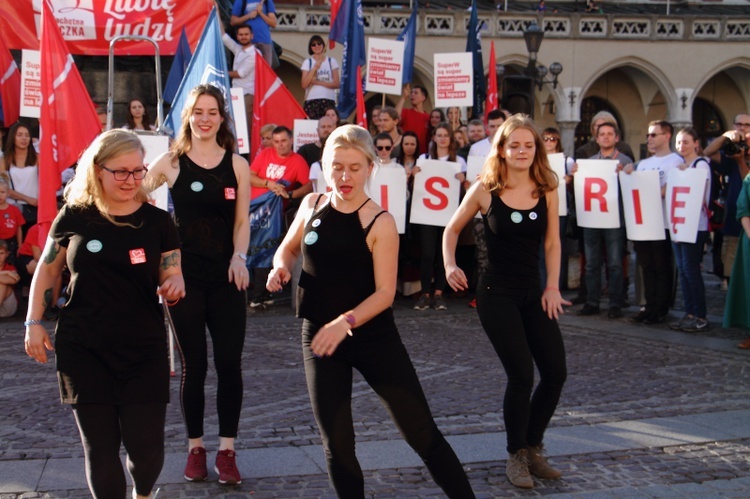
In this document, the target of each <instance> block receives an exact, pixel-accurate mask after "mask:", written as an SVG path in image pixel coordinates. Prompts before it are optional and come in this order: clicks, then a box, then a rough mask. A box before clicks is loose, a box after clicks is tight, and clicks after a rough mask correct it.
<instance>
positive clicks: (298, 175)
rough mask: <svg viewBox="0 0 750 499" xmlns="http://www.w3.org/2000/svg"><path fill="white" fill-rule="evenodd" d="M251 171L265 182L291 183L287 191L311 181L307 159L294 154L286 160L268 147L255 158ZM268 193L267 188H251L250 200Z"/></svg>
mask: <svg viewBox="0 0 750 499" xmlns="http://www.w3.org/2000/svg"><path fill="white" fill-rule="evenodd" d="M250 170H252V171H254V172H255V173H256V174H257V175H258V177H260V178H261V179H263V180H266V179H268V180H273V181H274V182H277V181H279V180H286V181H287V182H289V188H288V189H287V190H290V189H293V188H296V187H299V186H300V185H305V184H306V183H308V182H309V181H310V167H308V166H307V162H306V161H305V159H304V158H303V157H302V156H300V155H299V154H297V153H296V152H292V153H291V154H290V155H289V156H286V157H284V158H282V157H280V156H279V155H278V154H276V149H274V148H273V147H266V148H265V149H263V150H262V151H260V153H259V154H258V155H257V156H256V157H255V159H254V160H253V164H252V165H250ZM266 192H268V189H266V188H265V187H251V188H250V199H256V198H257V197H258V196H261V195H263V194H265V193H266Z"/></svg>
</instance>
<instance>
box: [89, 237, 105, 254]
mask: <svg viewBox="0 0 750 499" xmlns="http://www.w3.org/2000/svg"><path fill="white" fill-rule="evenodd" d="M102 247H103V245H102V242H101V241H99V240H97V239H92V240H91V241H89V242H87V243H86V249H87V250H89V251H90V252H91V253H99V252H100V251H101V250H102Z"/></svg>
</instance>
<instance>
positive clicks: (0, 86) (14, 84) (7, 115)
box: [0, 36, 21, 127]
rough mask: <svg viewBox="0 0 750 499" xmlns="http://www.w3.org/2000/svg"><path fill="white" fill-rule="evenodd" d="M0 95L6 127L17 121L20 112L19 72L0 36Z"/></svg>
mask: <svg viewBox="0 0 750 499" xmlns="http://www.w3.org/2000/svg"><path fill="white" fill-rule="evenodd" d="M0 94H2V96H1V97H2V100H3V123H4V124H5V126H6V127H9V126H11V125H12V124H13V123H15V122H16V121H18V115H19V113H20V112H21V72H20V71H18V66H17V65H16V61H14V60H13V56H12V55H10V50H8V47H6V46H5V42H4V41H3V37H2V36H0Z"/></svg>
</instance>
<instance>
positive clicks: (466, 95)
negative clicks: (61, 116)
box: [433, 52, 474, 107]
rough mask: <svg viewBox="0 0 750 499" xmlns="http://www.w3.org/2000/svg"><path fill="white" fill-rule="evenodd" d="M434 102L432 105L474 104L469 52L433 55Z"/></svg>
mask: <svg viewBox="0 0 750 499" xmlns="http://www.w3.org/2000/svg"><path fill="white" fill-rule="evenodd" d="M434 64H435V66H434V68H435V94H434V95H435V103H434V104H433V107H450V106H459V107H461V106H472V105H474V102H473V99H474V69H473V68H472V56H471V53H470V52H454V53H449V54H435V55H434Z"/></svg>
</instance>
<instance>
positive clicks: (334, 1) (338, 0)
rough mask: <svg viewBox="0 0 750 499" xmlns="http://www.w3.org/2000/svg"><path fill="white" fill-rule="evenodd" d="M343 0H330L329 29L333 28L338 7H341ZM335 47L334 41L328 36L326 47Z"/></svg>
mask: <svg viewBox="0 0 750 499" xmlns="http://www.w3.org/2000/svg"><path fill="white" fill-rule="evenodd" d="M343 1H344V0H330V2H331V24H330V26H331V29H333V25H334V23H335V22H336V16H337V15H338V13H339V9H340V8H341V4H342V3H343ZM335 47H336V41H335V40H333V39H332V38H330V37H329V38H328V48H330V49H331V50H333V49H334V48H335Z"/></svg>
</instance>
